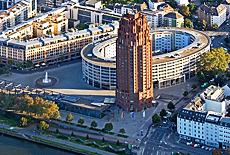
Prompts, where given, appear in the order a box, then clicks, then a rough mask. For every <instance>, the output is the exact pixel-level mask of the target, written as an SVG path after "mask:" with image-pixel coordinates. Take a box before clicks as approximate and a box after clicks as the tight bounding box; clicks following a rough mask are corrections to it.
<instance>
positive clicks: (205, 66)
mask: <svg viewBox="0 0 230 155" xmlns="http://www.w3.org/2000/svg"><path fill="white" fill-rule="evenodd" d="M229 62H230V54H229V53H228V52H227V51H225V50H224V49H223V47H220V48H212V49H211V51H210V52H205V53H203V54H202V55H201V56H200V59H199V61H198V62H197V67H198V69H199V70H200V71H207V72H213V71H215V72H217V74H219V73H221V72H223V71H226V69H227V68H228V63H229Z"/></svg>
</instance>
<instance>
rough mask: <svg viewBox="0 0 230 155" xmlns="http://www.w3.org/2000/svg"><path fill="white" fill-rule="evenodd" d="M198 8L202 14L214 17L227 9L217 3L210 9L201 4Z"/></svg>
mask: <svg viewBox="0 0 230 155" xmlns="http://www.w3.org/2000/svg"><path fill="white" fill-rule="evenodd" d="M199 8H200V10H201V11H202V12H205V13H206V14H211V15H215V16H219V15H220V14H221V13H222V12H223V11H226V9H227V8H226V7H225V6H224V5H223V4H220V5H218V4H217V3H215V4H214V6H212V7H209V6H207V5H206V4H202V5H200V7H199Z"/></svg>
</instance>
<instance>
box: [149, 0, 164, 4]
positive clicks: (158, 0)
mask: <svg viewBox="0 0 230 155" xmlns="http://www.w3.org/2000/svg"><path fill="white" fill-rule="evenodd" d="M151 2H153V3H159V2H164V0H151Z"/></svg>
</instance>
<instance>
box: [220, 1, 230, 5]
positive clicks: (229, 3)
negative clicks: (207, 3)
mask: <svg viewBox="0 0 230 155" xmlns="http://www.w3.org/2000/svg"><path fill="white" fill-rule="evenodd" d="M221 4H228V5H230V0H224V1H222V2H221Z"/></svg>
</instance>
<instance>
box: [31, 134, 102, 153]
mask: <svg viewBox="0 0 230 155" xmlns="http://www.w3.org/2000/svg"><path fill="white" fill-rule="evenodd" d="M33 138H34V139H37V140H41V141H45V142H48V143H52V144H55V145H59V146H64V147H68V148H71V149H75V150H78V151H82V152H85V153H90V154H96V155H100V154H99V153H95V152H90V151H87V150H83V149H79V148H76V147H72V146H69V145H65V144H61V143H57V142H53V141H50V140H46V139H43V138H39V137H36V136H33Z"/></svg>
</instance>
